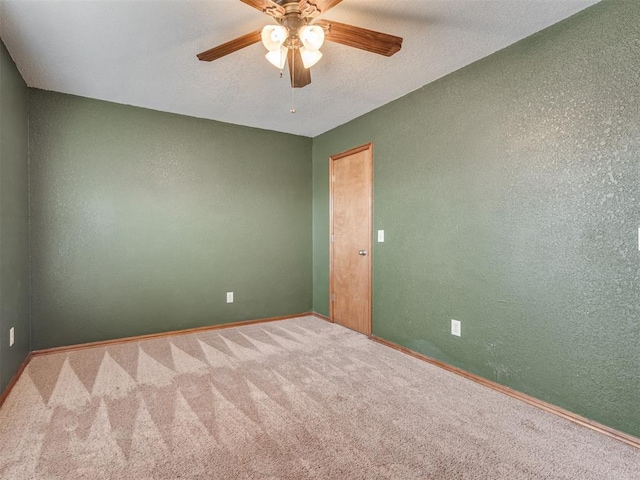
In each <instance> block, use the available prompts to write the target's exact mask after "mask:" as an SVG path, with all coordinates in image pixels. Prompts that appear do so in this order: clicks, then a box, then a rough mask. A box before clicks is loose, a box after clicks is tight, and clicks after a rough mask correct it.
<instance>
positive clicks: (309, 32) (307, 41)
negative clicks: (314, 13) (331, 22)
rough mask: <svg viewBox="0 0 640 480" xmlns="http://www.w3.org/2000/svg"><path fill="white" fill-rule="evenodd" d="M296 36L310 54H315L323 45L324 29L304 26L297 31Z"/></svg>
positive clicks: (317, 26)
mask: <svg viewBox="0 0 640 480" xmlns="http://www.w3.org/2000/svg"><path fill="white" fill-rule="evenodd" d="M298 36H299V37H300V40H301V41H302V44H303V45H304V48H306V49H307V50H308V51H310V52H316V51H318V50H320V49H321V48H322V44H323V43H324V29H323V28H322V27H321V26H319V25H305V26H303V27H300V30H298Z"/></svg>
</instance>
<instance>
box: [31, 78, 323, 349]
mask: <svg viewBox="0 0 640 480" xmlns="http://www.w3.org/2000/svg"><path fill="white" fill-rule="evenodd" d="M29 92H30V95H29V103H30V122H31V126H30V155H31V170H30V172H31V197H32V200H31V207H32V208H31V215H32V221H31V237H32V262H31V265H32V280H33V283H32V285H33V295H32V322H33V347H34V349H40V348H45V347H52V346H57V345H68V344H74V343H79V342H89V341H95V340H104V339H109V338H117V337H123V336H129V335H138V334H145V333H150V332H160V331H167V330H176V329H183V328H189V327H199V326H204V325H211V324H218V323H223V322H232V321H239V320H247V319H252V318H261V317H268V316H279V315H285V314H293V313H299V312H304V311H308V310H309V309H310V307H311V283H312V282H311V140H310V139H308V138H304V137H295V136H292V135H285V134H279V133H274V132H268V131H264V130H256V129H250V128H246V127H238V126H234V125H228V124H222V123H217V122H213V121H209V120H200V119H195V118H189V117H183V116H179V115H172V114H166V113H159V112H155V111H150V110H144V109H140V108H134V107H128V106H122V105H116V104H111V103H106V102H101V101H97V100H89V99H84V98H80V97H74V96H69V95H63V94H59V93H52V92H45V91H42V90H33V89H31V90H30V91H29ZM227 291H233V292H235V303H233V304H226V292H227Z"/></svg>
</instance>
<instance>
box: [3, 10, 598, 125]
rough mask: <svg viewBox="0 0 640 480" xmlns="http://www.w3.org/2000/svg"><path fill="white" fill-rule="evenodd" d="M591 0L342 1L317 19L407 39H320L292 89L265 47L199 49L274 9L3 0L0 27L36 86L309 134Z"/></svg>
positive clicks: (264, 19) (258, 23)
mask: <svg viewBox="0 0 640 480" xmlns="http://www.w3.org/2000/svg"><path fill="white" fill-rule="evenodd" d="M597 2H598V0H420V1H419V0H413V1H402V0H400V1H398V0H395V1H391V0H344V1H343V3H341V4H339V5H338V6H336V7H335V8H334V9H333V10H331V11H330V12H328V13H327V14H326V15H323V16H322V17H321V18H329V19H332V20H336V21H340V22H345V23H351V24H354V25H357V26H361V27H365V28H369V29H373V30H378V31H382V32H386V33H391V34H394V35H398V36H402V37H404V45H403V49H402V50H401V51H400V52H399V53H398V54H396V55H395V56H393V57H391V58H387V57H382V56H378V55H374V54H371V53H368V52H364V51H361V50H356V49H353V48H349V47H345V46H342V45H337V44H332V43H329V42H327V43H326V44H325V46H324V47H323V52H324V54H325V55H324V58H323V59H322V60H321V61H320V63H318V64H317V65H316V66H315V67H313V68H312V70H311V76H312V80H313V83H312V84H311V85H309V86H308V87H305V88H303V89H296V90H295V107H296V109H297V113H296V114H291V113H289V108H290V105H291V101H292V100H291V99H292V91H291V88H290V85H289V80H288V78H287V75H286V74H285V76H284V78H279V71H278V70H277V69H275V68H274V67H272V66H271V65H270V64H269V63H268V62H267V61H266V60H265V58H264V54H265V53H266V52H265V50H264V47H263V46H262V45H261V44H256V45H253V46H251V47H248V48H245V49H244V50H241V51H239V52H236V53H234V54H232V55H229V56H227V57H224V58H222V59H220V60H217V61H214V62H212V63H206V62H199V61H198V60H197V59H196V54H197V53H199V52H201V51H203V50H207V49H209V48H211V47H213V46H216V45H218V44H220V43H224V42H226V41H228V40H231V39H233V38H235V37H238V36H240V35H243V34H245V33H247V32H250V31H253V30H258V29H260V28H261V27H262V26H264V25H265V24H267V23H273V21H272V20H271V18H270V17H268V16H266V15H264V14H262V13H260V12H258V11H257V10H254V9H252V8H251V7H249V6H247V5H245V4H243V3H242V2H240V1H239V0H210V1H192V0H173V1H171V0H138V1H124V0H84V1H68V0H65V1H62V0H50V1H32V0H4V1H2V2H0V35H1V36H2V40H3V41H4V42H5V44H6V46H7V48H8V50H9V52H10V53H11V55H12V57H13V59H14V60H15V61H16V63H17V65H18V69H19V70H20V72H21V73H22V75H23V77H24V79H25V80H26V82H27V84H28V85H29V86H32V87H37V88H42V89H46V90H54V91H58V92H64V93H71V94H75V95H81V96H84V97H90V98H98V99H102V100H109V101H112V102H118V103H124V104H129V105H136V106H140V107H147V108H151V109H155V110H162V111H166V112H175V113H181V114H185V115H191V116H195V117H203V118H210V119H214V120H220V121H224V122H229V123H235V124H240V125H248V126H253V127H259V128H265V129H269V130H277V131H281V132H288V133H295V134H299V135H306V136H310V137H313V136H316V135H318V134H320V133H323V132H325V131H327V130H330V129H332V128H334V127H336V126H338V125H341V124H343V123H345V122H347V121H349V120H351V119H353V118H356V117H358V116H360V115H362V114H364V113H366V112H369V111H371V110H373V109H375V108H377V107H380V106H382V105H384V104H386V103H388V102H390V101H392V100H394V99H396V98H399V97H401V96H403V95H406V94H407V93H409V92H411V91H414V90H416V89H418V88H420V87H422V86H423V85H426V84H427V83H429V82H432V81H433V80H435V79H437V78H440V77H442V76H444V75H446V74H448V73H450V72H453V71H455V70H457V69H459V68H461V67H463V66H465V65H468V64H469V63H472V62H474V61H475V60H478V59H480V58H482V57H485V56H487V55H489V54H491V53H493V52H495V51H497V50H500V49H502V48H504V47H506V46H507V45H510V44H512V43H514V42H516V41H517V40H520V39H522V38H524V37H527V36H528V35H531V34H532V33H535V32H537V31H539V30H541V29H543V28H545V27H547V26H549V25H552V24H554V23H556V22H558V21H560V20H562V19H563V18H566V17H568V16H570V15H572V14H574V13H576V12H578V11H580V10H582V9H584V8H586V7H587V6H589V5H592V4H594V3H597Z"/></svg>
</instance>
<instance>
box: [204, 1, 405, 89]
mask: <svg viewBox="0 0 640 480" xmlns="http://www.w3.org/2000/svg"><path fill="white" fill-rule="evenodd" d="M240 1H241V2H243V3H246V4H247V5H249V6H251V7H253V8H255V9H257V10H260V11H261V12H263V13H266V14H267V15H270V16H271V17H273V18H274V20H275V21H276V22H277V23H278V25H267V26H266V27H264V28H263V29H262V30H258V31H255V32H251V33H248V34H246V35H243V36H242V37H238V38H236V39H234V40H231V41H230V42H227V43H224V44H222V45H219V46H217V47H214V48H212V49H210V50H207V51H205V52H202V53H199V54H198V59H199V60H201V61H203V62H211V61H213V60H217V59H218V58H221V57H224V56H225V55H229V54H230V53H233V52H236V51H238V50H240V49H242V48H245V47H248V46H249V45H253V44H254V43H258V42H259V41H262V43H263V45H264V46H265V47H266V49H267V50H268V53H267V55H266V58H267V60H269V62H270V63H272V64H273V65H274V66H276V67H277V68H279V69H280V70H283V69H284V65H285V63H288V65H289V74H290V76H291V86H292V87H294V88H302V87H305V86H307V85H309V84H310V83H311V72H310V71H309V69H310V68H311V67H312V66H313V65H315V64H316V63H317V62H318V61H319V60H320V58H322V53H321V52H320V48H321V47H322V45H323V42H324V40H325V39H326V40H328V41H330V42H335V43H340V44H342V45H347V46H349V47H355V48H359V49H361V50H366V51H368V52H372V53H377V54H379V55H385V56H387V57H390V56H391V55H393V54H394V53H396V52H398V51H400V49H401V48H402V38H401V37H396V36H393V35H388V34H386V33H380V32H375V31H373V30H367V29H365V28H360V27H355V26H353V25H347V24H344V23H338V22H334V21H331V20H315V19H316V17H317V16H318V15H320V14H323V13H325V12H327V11H328V10H329V9H331V8H333V7H335V6H336V5H337V4H339V3H340V2H342V0H277V1H274V0H240Z"/></svg>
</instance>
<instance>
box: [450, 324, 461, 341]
mask: <svg viewBox="0 0 640 480" xmlns="http://www.w3.org/2000/svg"><path fill="white" fill-rule="evenodd" d="M451 335H455V336H456V337H460V336H461V335H462V324H461V323H460V320H451Z"/></svg>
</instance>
